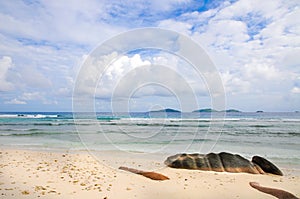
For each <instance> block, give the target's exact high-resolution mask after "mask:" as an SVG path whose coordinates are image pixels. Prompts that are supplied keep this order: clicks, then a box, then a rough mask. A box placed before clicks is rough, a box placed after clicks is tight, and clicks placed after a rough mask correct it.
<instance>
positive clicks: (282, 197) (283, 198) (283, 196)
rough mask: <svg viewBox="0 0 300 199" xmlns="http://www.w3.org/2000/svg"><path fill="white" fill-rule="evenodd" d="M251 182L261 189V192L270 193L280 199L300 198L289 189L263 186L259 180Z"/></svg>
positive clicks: (251, 184) (252, 185) (255, 187)
mask: <svg viewBox="0 0 300 199" xmlns="http://www.w3.org/2000/svg"><path fill="white" fill-rule="evenodd" d="M249 184H250V186H251V187H253V188H254V189H257V190H258V191H261V192H263V193H266V194H270V195H272V196H275V197H276V198H279V199H299V198H297V197H296V196H295V195H293V194H291V193H289V192H287V191H284V190H281V189H274V188H269V187H263V186H261V185H260V184H259V183H257V182H250V183H249Z"/></svg>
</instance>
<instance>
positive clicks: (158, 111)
mask: <svg viewBox="0 0 300 199" xmlns="http://www.w3.org/2000/svg"><path fill="white" fill-rule="evenodd" d="M162 112H165V113H181V111H178V110H175V109H171V108H167V109H162V110H157V111H149V112H148V113H162Z"/></svg>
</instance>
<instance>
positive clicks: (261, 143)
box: [0, 113, 300, 169]
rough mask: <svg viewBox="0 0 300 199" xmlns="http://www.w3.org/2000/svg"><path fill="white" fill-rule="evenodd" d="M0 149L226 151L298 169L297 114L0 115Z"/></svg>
mask: <svg viewBox="0 0 300 199" xmlns="http://www.w3.org/2000/svg"><path fill="white" fill-rule="evenodd" d="M0 146H2V147H14V148H16V147H17V148H27V149H46V150H51V149H73V150H82V149H86V148H87V149H90V150H95V151H105V150H113V151H125V152H130V153H140V152H143V153H144V154H145V153H146V154H149V155H150V154H165V155H170V154H174V153H182V152H190V153H208V152H220V151H227V152H232V153H239V154H241V155H244V156H245V157H247V158H251V157H252V156H253V155H260V156H263V157H266V158H268V159H270V160H272V161H273V162H275V163H276V164H279V165H282V166H284V167H287V168H296V169H300V153H299V152H300V113H226V115H224V113H152V114H149V113H130V114H126V113H117V114H111V113H97V114H96V117H95V116H93V115H91V114H84V113H81V114H76V115H73V114H72V113H2V114H0Z"/></svg>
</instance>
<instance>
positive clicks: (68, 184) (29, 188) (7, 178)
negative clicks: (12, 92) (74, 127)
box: [0, 149, 300, 199]
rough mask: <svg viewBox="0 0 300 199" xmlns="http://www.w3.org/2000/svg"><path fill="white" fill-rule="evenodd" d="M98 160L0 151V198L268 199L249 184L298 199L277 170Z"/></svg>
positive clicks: (295, 180)
mask: <svg viewBox="0 0 300 199" xmlns="http://www.w3.org/2000/svg"><path fill="white" fill-rule="evenodd" d="M98 157H99V158H95V157H93V156H92V155H90V154H89V153H88V152H85V151H68V152H67V151H63V152H62V151H59V152H58V151H51V152H50V151H29V150H20V149H1V150H0V160H1V162H0V198H5V199H8V198H30V199H31V198H65V199H69V198H76V199H77V198H78V199H79V198H80V199H81V198H100V199H104V198H106V199H110V198H116V199H121V198H122V199H123V198H138V199H147V198H149V199H150V198H157V199H165V198H172V199H177V198H178V199H183V198H191V199H199V198H208V199H209V198H211V199H215V198H231V199H232V198H241V199H247V198H249V199H250V198H251V199H253V198H256V199H265V198H270V199H271V198H274V197H273V196H270V195H266V194H264V193H261V192H259V191H257V190H255V189H253V188H252V187H250V186H249V182H258V183H260V184H261V185H264V186H268V187H273V188H278V189H283V190H286V191H289V192H291V193H293V194H294V195H296V196H297V197H299V196H300V189H299V187H300V176H299V175H297V174H296V173H295V172H294V171H293V170H290V169H282V170H283V172H284V173H285V175H284V176H274V175H253V174H246V173H226V172H223V173H218V172H205V171H198V170H184V169H173V168H168V167H166V166H165V165H164V164H163V162H162V161H160V160H155V159H154V158H149V159H145V158H144V159H142V158H141V156H139V157H138V158H128V157H126V156H119V155H118V154H117V153H112V152H103V153H101V154H99V156H98ZM163 158H165V157H163ZM109 165H110V166H109ZM119 166H126V167H130V168H135V169H140V170H149V169H150V170H152V171H155V172H158V173H161V174H163V175H165V176H168V177H169V178H170V180H165V181H154V180H151V179H148V178H145V177H144V176H141V175H136V174H133V173H130V172H126V171H122V170H119V169H117V168H118V167H119Z"/></svg>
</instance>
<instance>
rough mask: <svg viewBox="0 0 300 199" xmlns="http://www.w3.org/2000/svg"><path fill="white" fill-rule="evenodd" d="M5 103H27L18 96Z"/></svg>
mask: <svg viewBox="0 0 300 199" xmlns="http://www.w3.org/2000/svg"><path fill="white" fill-rule="evenodd" d="M4 103H5V104H27V103H26V102H25V101H21V100H19V99H16V98H14V99H12V100H10V101H5V102H4Z"/></svg>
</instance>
